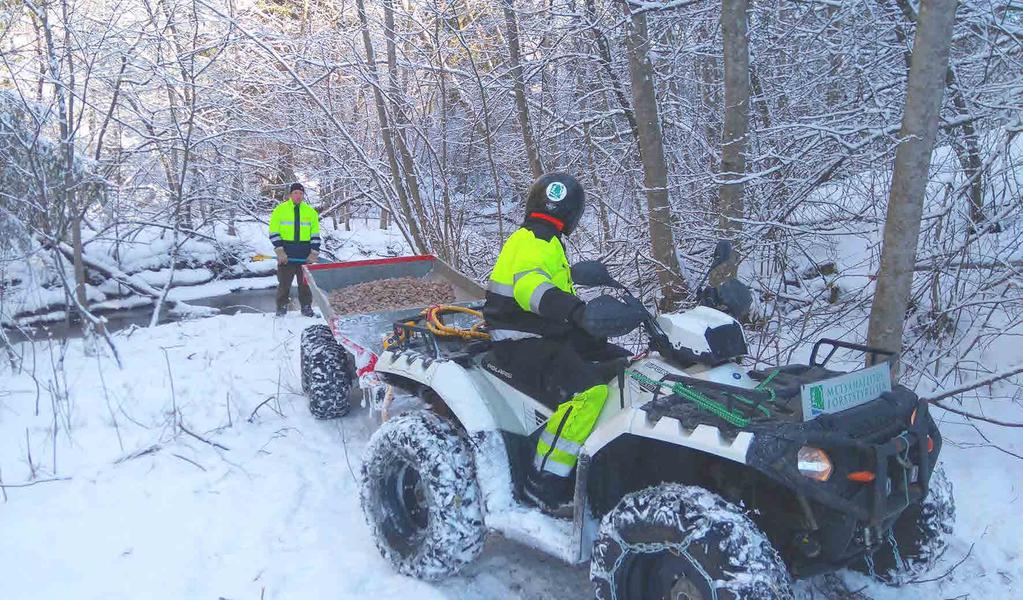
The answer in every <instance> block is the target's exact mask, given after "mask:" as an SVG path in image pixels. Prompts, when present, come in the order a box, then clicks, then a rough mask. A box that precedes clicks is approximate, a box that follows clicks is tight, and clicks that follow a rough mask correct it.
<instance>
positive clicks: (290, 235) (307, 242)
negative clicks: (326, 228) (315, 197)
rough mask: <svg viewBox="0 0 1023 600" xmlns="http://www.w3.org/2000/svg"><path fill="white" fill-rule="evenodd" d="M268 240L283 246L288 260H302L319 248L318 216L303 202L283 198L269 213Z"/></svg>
mask: <svg viewBox="0 0 1023 600" xmlns="http://www.w3.org/2000/svg"><path fill="white" fill-rule="evenodd" d="M270 242H271V243H273V245H274V247H275V248H284V252H285V253H286V254H287V255H288V259H289V260H295V261H304V260H306V259H307V258H308V257H309V253H310V252H312V251H313V250H316V251H317V252H319V250H320V217H319V215H318V214H316V209H314V208H313V207H311V206H309V205H308V204H306V203H305V202H303V203H301V204H298V205H296V204H295V203H294V202H292V201H291V200H285V201H284V202H281V203H280V204H278V205H277V207H276V208H274V210H273V212H272V213H270Z"/></svg>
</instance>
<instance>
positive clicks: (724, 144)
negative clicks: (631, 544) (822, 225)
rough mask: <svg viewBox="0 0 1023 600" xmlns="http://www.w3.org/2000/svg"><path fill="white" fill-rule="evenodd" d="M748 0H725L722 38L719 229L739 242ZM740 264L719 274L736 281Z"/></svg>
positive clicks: (747, 87) (746, 102) (746, 117)
mask: <svg viewBox="0 0 1023 600" xmlns="http://www.w3.org/2000/svg"><path fill="white" fill-rule="evenodd" d="M748 9H749V5H748V3H747V1H746V0H722V2H721V37H722V40H723V42H724V45H723V51H724V63H725V111H724V119H723V121H724V127H723V128H722V131H721V175H720V177H721V191H720V194H719V196H718V223H719V225H718V227H719V229H720V230H721V234H722V235H723V236H724V237H726V238H728V239H733V240H734V239H738V237H739V235H738V234H739V232H741V230H742V223H741V221H739V219H741V218H742V216H743V212H744V203H743V190H744V185H743V181H744V177H745V176H746V154H745V153H746V134H747V130H748V127H749V109H750V101H749V100H750V69H749V35H748V33H747V26H746V19H747V17H746V13H747V11H748ZM737 269H738V260H737V259H736V258H733V259H732V260H730V261H728V263H727V264H725V265H723V266H722V267H721V269H720V270H719V271H718V273H717V274H716V275H717V276H720V277H722V278H728V277H735V274H736V270H737Z"/></svg>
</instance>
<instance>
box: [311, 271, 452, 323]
mask: <svg viewBox="0 0 1023 600" xmlns="http://www.w3.org/2000/svg"><path fill="white" fill-rule="evenodd" d="M454 301H455V289H454V288H453V287H451V284H450V283H448V282H446V281H427V280H425V279H417V278H415V277H397V278H394V279H380V280H378V281H367V282H366V283H359V284H356V285H352V286H348V287H345V288H341V289H339V290H334V291H333V292H331V293H330V306H331V307H332V308H333V309H334V311H335V312H336V313H337V314H339V315H347V314H352V313H369V312H382V311H385V310H400V309H403V308H418V307H421V306H429V305H431V304H450V303H452V302H454Z"/></svg>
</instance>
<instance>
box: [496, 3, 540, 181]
mask: <svg viewBox="0 0 1023 600" xmlns="http://www.w3.org/2000/svg"><path fill="white" fill-rule="evenodd" d="M503 1H504V24H505V30H506V31H507V35H508V56H509V57H510V59H511V75H512V86H513V87H514V89H515V108H516V110H517V112H518V116H519V127H520V128H521V129H522V144H523V145H524V146H525V147H526V157H527V158H528V160H529V170H530V171H531V172H532V173H533V177H534V178H538V177H540V176H541V175H543V164H542V163H541V162H540V154H539V152H537V148H536V142H535V141H534V140H533V130H532V129H531V128H530V125H529V107H528V106H527V105H526V83H525V81H523V79H522V56H521V51H520V49H519V24H518V21H517V19H516V17H515V0H503Z"/></svg>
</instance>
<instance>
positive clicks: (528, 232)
mask: <svg viewBox="0 0 1023 600" xmlns="http://www.w3.org/2000/svg"><path fill="white" fill-rule="evenodd" d="M581 305H583V302H582V300H580V299H579V298H578V297H577V296H576V295H575V288H574V286H573V285H572V272H571V268H570V267H569V265H568V257H567V256H566V255H565V248H564V246H562V245H561V238H560V236H559V235H558V230H557V229H556V228H555V226H554V225H552V224H551V223H548V222H545V221H543V220H540V219H533V218H530V219H528V220H527V221H526V223H525V224H524V225H523V226H522V227H521V228H520V229H518V230H517V231H516V232H515V233H513V234H512V235H511V237H509V238H508V241H506V242H505V243H504V246H503V247H502V248H501V253H500V254H499V255H498V257H497V263H496V264H495V265H494V270H493V271H492V272H491V273H490V283H489V285H488V286H487V299H486V303H485V304H484V306H483V314H484V317H485V318H486V320H487V326H488V328H489V329H490V330H491V332H492V333H494V332H495V331H496V334H495V335H494V339H495V340H500V339H515V338H522V337H532V336H538V335H539V336H549V335H559V334H564V333H567V332H568V331H569V330H571V329H574V328H575V326H574V325H573V324H572V323H570V318H571V315H572V311H574V310H575V309H576V308H577V307H579V306H581Z"/></svg>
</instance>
